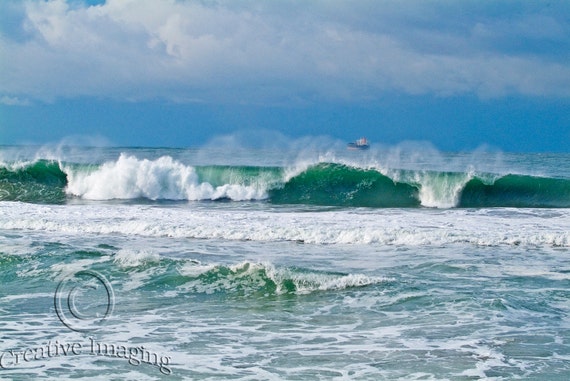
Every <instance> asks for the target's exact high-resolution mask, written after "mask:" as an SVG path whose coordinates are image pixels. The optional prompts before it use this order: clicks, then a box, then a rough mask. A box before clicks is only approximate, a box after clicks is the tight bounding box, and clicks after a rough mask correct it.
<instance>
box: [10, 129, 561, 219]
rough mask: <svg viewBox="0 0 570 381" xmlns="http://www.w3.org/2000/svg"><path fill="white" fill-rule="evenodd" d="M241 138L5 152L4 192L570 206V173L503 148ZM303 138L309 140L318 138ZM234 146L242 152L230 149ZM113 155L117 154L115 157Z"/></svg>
mask: <svg viewBox="0 0 570 381" xmlns="http://www.w3.org/2000/svg"><path fill="white" fill-rule="evenodd" d="M226 140H227V139H226ZM222 143H223V144H222ZM230 143H231V144H230ZM234 143H235V139H232V140H230V141H229V142H225V143H224V141H222V142H221V143H220V144H222V145H221V146H220V147H214V148H208V149H200V150H198V151H197V152H196V153H194V154H193V156H191V157H190V156H188V155H189V152H190V151H184V150H172V149H162V150H161V149H139V150H137V149H131V150H130V151H129V150H124V151H126V152H124V151H117V149H109V150H108V152H109V153H107V155H106V156H105V155H104V154H102V153H101V152H103V153H104V152H105V151H104V150H102V151H96V152H95V153H97V155H93V156H97V159H95V160H93V162H88V161H87V162H86V160H85V158H83V160H77V161H70V160H63V159H57V160H55V159H53V155H51V156H50V155H46V157H52V159H37V156H36V157H34V158H33V159H30V160H21V159H18V160H12V161H9V160H8V161H7V160H6V159H5V158H4V159H3V161H2V162H0V200H10V201H24V202H36V203H64V202H66V201H68V200H70V199H80V200H81V199H83V200H149V201H160V200H173V201H200V200H232V201H261V200H264V201H265V202H269V203H273V204H306V205H324V206H340V207H372V208H390V207H407V208H410V207H411V208H415V207H431V208H454V207H555V208H556V207H561V208H566V207H570V178H567V177H564V176H562V177H557V176H549V175H541V174H540V173H534V172H536V170H534V169H533V171H521V170H519V169H517V168H512V166H509V165H504V164H502V163H501V158H500V156H499V157H497V156H496V155H493V154H491V155H486V156H485V155H483V154H480V153H477V152H473V153H470V154H463V155H449V154H447V156H446V154H442V153H439V152H438V151H437V150H435V149H433V148H430V147H429V146H428V147H427V148H425V147H418V146H417V145H401V146H397V147H389V148H386V149H377V150H371V151H370V152H362V153H361V152H358V153H347V152H346V150H343V149H340V150H339V149H336V150H334V149H328V150H326V149H321V148H319V147H314V146H313V147H312V149H305V148H306V147H305V148H303V147H302V148H300V149H298V150H297V151H296V153H295V152H294V151H293V150H292V149H291V144H290V142H289V143H288V144H286V143H287V142H282V141H280V142H278V143H279V144H281V143H282V144H283V145H284V146H285V148H284V150H282V151H280V150H279V149H278V148H277V147H273V148H274V149H273V150H266V149H265V148H263V149H258V150H256V149H253V148H250V149H244V148H243V147H241V148H240V145H239V144H237V145H235V144H234ZM304 143H306V145H307V147H311V146H310V141H306V142H304ZM224 144H225V145H224ZM232 144H234V145H233V147H234V151H231V149H230V148H227V150H226V148H225V147H231V146H232ZM236 147H237V148H236ZM238 148H240V149H241V150H238ZM236 150H237V151H236ZM61 152H63V150H61V149H60V150H58V153H61ZM93 153H94V152H91V153H89V155H91V154H93ZM110 153H114V155H116V156H114V158H113V157H109V156H110ZM190 153H191V152H190ZM294 153H295V154H294ZM77 155H78V153H77V152H76V151H74V152H73V155H71V156H72V157H73V158H74V159H75V158H76V157H77ZM89 155H87V156H89ZM208 155H209V156H208ZM84 156H85V155H84ZM481 158H483V159H485V160H483V159H481ZM539 159H540V158H539ZM196 163H199V164H196ZM551 167H553V166H552V165H551Z"/></svg>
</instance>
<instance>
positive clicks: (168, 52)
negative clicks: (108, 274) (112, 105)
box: [0, 0, 570, 103]
mask: <svg viewBox="0 0 570 381" xmlns="http://www.w3.org/2000/svg"><path fill="white" fill-rule="evenodd" d="M568 8H569V7H568V6H567V5H566V3H563V2H559V3H557V2H553V3H550V4H548V3H540V2H533V3H532V4H530V3H529V2H525V1H522V0H521V2H511V3H509V4H508V5H504V4H497V3H492V2H491V3H487V2H485V3H480V2H457V3H455V4H454V3H451V4H449V3H447V2H440V1H432V2H429V1H427V2H426V1H403V2H402V1H385V2H384V1H382V2H379V1H375V0H374V1H372V0H356V1H334V0H330V1H311V2H302V1H294V0H292V1H276V2H267V1H253V0H252V1H243V2H234V1H229V0H227V1H225V0H220V1H212V2H203V1H191V0H187V1H175V0H164V1H155V0H136V1H135V0H107V1H106V2H105V3H103V4H100V5H96V6H88V5H87V4H85V3H82V2H79V1H64V0H50V1H36V0H26V1H23V2H15V1H8V2H3V3H2V5H0V13H3V14H4V16H2V17H3V19H4V20H0V21H3V22H2V24H3V25H4V26H3V27H0V57H1V61H2V62H1V63H0V70H1V71H2V73H3V75H1V76H0V95H3V96H4V98H2V99H8V100H9V99H28V98H31V99H40V100H44V101H51V100H54V99H58V98H62V97H78V96H95V97H108V98H115V99H122V100H130V101H137V100H148V99H167V100H171V101H178V102H220V101H221V102H251V103H267V102H269V103H278V102H292V101H293V102H295V101H298V102H306V101H311V100H315V99H317V100H321V99H328V100H362V99H376V98H378V97H380V96H381V95H382V94H385V93H387V92H390V93H394V92H395V93H405V94H436V95H441V96H452V95H457V94H475V95H477V96H479V97H491V98H492V97H500V96H504V95H509V94H516V95H527V96H554V97H559V96H561V97H568V96H570V65H569V62H570V60H569V58H570V57H569V53H568V52H569V51H570V41H569V38H568V35H569V32H570V27H569V26H568V24H567V22H565V20H564V19H563V15H564V14H568V11H569V10H570V9H568ZM564 12H566V13H564ZM4 21H10V22H4ZM564 52H565V53H564ZM7 97H8V98H7ZM3 103H7V102H3Z"/></svg>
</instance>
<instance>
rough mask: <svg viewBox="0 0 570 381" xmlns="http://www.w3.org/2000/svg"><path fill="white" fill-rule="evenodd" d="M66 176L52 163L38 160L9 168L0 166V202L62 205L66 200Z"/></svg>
mask: <svg viewBox="0 0 570 381" xmlns="http://www.w3.org/2000/svg"><path fill="white" fill-rule="evenodd" d="M66 185H67V175H66V174H65V172H63V171H62V169H61V168H60V166H59V164H58V163H57V162H54V161H48V160H38V161H36V162H34V163H32V164H28V165H24V166H18V167H16V168H9V167H5V166H0V200H2V201H23V202H32V203H62V202H64V201H65V200H66V195H65V186H66Z"/></svg>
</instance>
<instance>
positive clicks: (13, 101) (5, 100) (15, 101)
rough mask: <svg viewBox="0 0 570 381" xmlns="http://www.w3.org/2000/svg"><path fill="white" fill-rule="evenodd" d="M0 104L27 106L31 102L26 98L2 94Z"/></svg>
mask: <svg viewBox="0 0 570 381" xmlns="http://www.w3.org/2000/svg"><path fill="white" fill-rule="evenodd" d="M0 104H3V105H6V106H29V105H30V104H31V103H30V101H29V100H27V99H20V98H18V97H10V96H8V95H4V96H1V97H0Z"/></svg>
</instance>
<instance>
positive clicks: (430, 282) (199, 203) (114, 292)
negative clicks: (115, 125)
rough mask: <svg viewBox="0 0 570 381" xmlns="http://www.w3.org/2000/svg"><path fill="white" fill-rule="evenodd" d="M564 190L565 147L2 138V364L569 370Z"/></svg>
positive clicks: (443, 376) (220, 374) (267, 371)
mask: <svg viewBox="0 0 570 381" xmlns="http://www.w3.org/2000/svg"><path fill="white" fill-rule="evenodd" d="M569 195H570V156H569V155H566V154H552V155H546V154H501V153H496V152H475V153H453V154H451V153H441V152H437V151H435V150H433V149H431V148H426V149H423V148H421V147H418V146H413V147H406V146H399V147H383V148H378V149H374V147H373V149H371V150H370V151H368V152H346V151H345V150H344V149H341V148H338V147H337V148H335V147H333V148H326V149H317V148H311V149H307V150H302V151H301V150H294V149H293V150H289V149H288V150H282V151H279V150H272V151H269V150H268V151H264V150H251V149H245V148H240V149H237V148H234V149H217V148H204V149H199V150H190V149H188V150H183V149H143V148H97V149H95V148H92V149H77V148H69V147H58V148H57V149H55V148H54V149H47V148H38V147H2V148H0V200H1V201H0V284H2V287H1V288H0V314H1V315H0V316H2V319H0V378H2V379H8V380H10V379H14V380H28V379H77V378H85V379H101V380H108V379H121V380H123V379H124V380H130V379H133V380H147V379H148V380H154V379H174V380H175V379H203V380H220V379H242V380H261V379H279V380H280V379H283V380H307V379H322V380H349V379H350V380H352V379H357V380H379V379H385V380H395V379H402V380H410V379H418V380H419V379H421V380H426V379H427V380H429V379H433V380H476V379H492V380H511V379H530V380H566V379H567V378H568V376H569V375H570V349H569V348H570V345H569V344H570V303H569V300H570V291H569V290H570V287H569V286H570V259H569V257H568V255H569V248H570V208H568V206H569V205H570V196H569ZM110 307H112V308H110Z"/></svg>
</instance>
